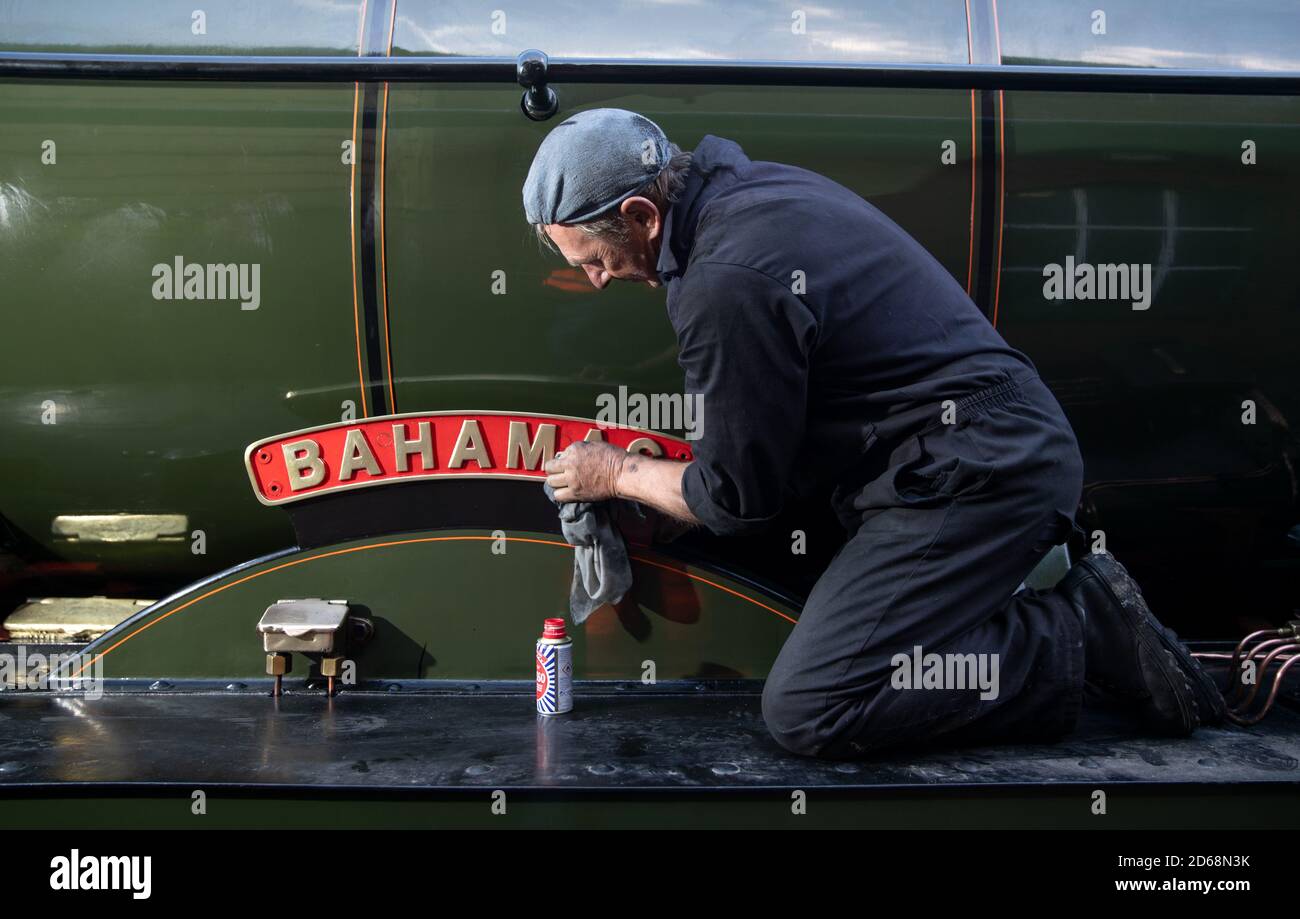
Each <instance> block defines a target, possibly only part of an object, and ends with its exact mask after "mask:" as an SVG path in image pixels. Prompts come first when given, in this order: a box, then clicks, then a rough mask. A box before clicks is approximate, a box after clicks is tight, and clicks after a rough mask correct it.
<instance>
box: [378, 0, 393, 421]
mask: <svg viewBox="0 0 1300 919" xmlns="http://www.w3.org/2000/svg"><path fill="white" fill-rule="evenodd" d="M396 25H397V0H393V12H392V15H391V18H390V19H389V21H388V52H387V55H386V56H387V57H392V56H393V29H394V27H395V26H396ZM387 171H388V84H387V83H385V84H384V117H383V127H382V128H381V129H380V131H379V286H380V289H381V290H382V291H383V298H384V362H385V364H386V365H387V366H388V410H389V411H390V412H392V413H393V414H396V413H397V391H396V390H395V389H394V388H393V351H392V344H391V341H392V337H391V335H390V334H389V331H388V241H387V240H386V239H385V237H384V229H385V225H386V224H387V223H388V197H387V195H386V194H385V193H384V177H385V175H386V174H387Z"/></svg>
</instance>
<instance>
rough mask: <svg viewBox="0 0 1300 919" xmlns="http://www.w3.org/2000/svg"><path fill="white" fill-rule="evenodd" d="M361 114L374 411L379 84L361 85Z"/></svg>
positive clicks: (379, 368)
mask: <svg viewBox="0 0 1300 919" xmlns="http://www.w3.org/2000/svg"><path fill="white" fill-rule="evenodd" d="M361 92H362V100H363V101H362V105H363V108H362V115H361V140H360V142H359V146H360V147H361V163H360V166H361V169H360V173H361V188H360V191H361V215H360V218H361V295H362V299H363V302H364V305H365V306H364V314H363V324H364V327H365V336H366V341H365V345H366V348H365V350H366V379H367V381H368V384H367V385H368V386H369V387H370V406H371V410H372V411H373V413H374V414H376V415H387V414H388V400H387V397H386V396H385V394H384V358H383V341H382V339H381V334H382V331H381V329H380V325H381V318H382V317H381V316H380V314H379V296H378V291H377V290H376V284H377V279H378V276H379V274H378V271H379V269H378V264H377V261H378V260H377V259H376V257H375V220H376V219H377V210H378V208H377V203H378V202H377V201H376V197H375V195H376V170H377V168H378V163H377V160H378V158H379V157H378V149H377V144H378V141H377V140H376V137H377V130H376V120H377V119H376V115H377V110H378V101H379V84H378V83H365V84H363V85H362V90H361Z"/></svg>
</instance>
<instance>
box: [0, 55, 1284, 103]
mask: <svg viewBox="0 0 1300 919" xmlns="http://www.w3.org/2000/svg"><path fill="white" fill-rule="evenodd" d="M17 77H21V78H33V77H34V78H44V79H136V80H212V81H240V80H243V81H257V82H266V81H270V82H293V83H333V82H354V81H360V82H396V83H404V82H430V83H501V84H503V85H511V86H513V85H514V84H515V81H516V71H515V59H514V58H503V57H453V56H419V57H417V56H406V57H353V56H351V55H339V56H336V57H335V56H311V57H307V56H292V55H290V56H284V57H271V56H242V55H165V54H79V53H78V54H73V53H47V52H25V51H4V52H0V79H4V78H17ZM547 77H548V79H549V80H550V82H551V83H624V84H681V85H691V84H696V85H721V84H725V85H733V86H734V85H754V86H872V87H899V88H908V89H1012V90H1040V91H1055V92H1071V91H1079V92H1112V93H1196V94H1226V95H1288V96H1289V95H1300V72H1297V71H1224V70H1174V69H1167V70H1166V69H1160V68H1152V67H1056V66H1037V65H1034V66H1029V65H1003V66H1000V67H985V66H971V65H967V64H831V63H804V62H797V61H791V62H775V61H712V62H705V63H701V62H699V61H681V60H662V61H646V60H623V59H592V60H564V59H557V58H551V59H550V65H549V67H548V70H547Z"/></svg>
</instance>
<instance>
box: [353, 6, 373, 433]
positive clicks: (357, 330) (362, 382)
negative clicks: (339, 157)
mask: <svg viewBox="0 0 1300 919" xmlns="http://www.w3.org/2000/svg"><path fill="white" fill-rule="evenodd" d="M365 28H366V0H361V17H360V20H359V21H358V23H357V57H361V47H362V45H361V42H362V39H363V38H364V37H365ZM360 103H361V84H360V83H353V84H352V177H351V181H350V183H349V185H348V232H349V235H350V238H351V240H352V249H351V253H350V254H351V256H352V331H353V333H354V335H355V337H356V342H357V385H358V386H360V388H361V417H362V418H369V417H370V409H369V407H368V406H367V405H366V372H365V370H364V369H363V368H362V366H361V316H360V314H359V312H358V309H357V108H358V106H359V105H360Z"/></svg>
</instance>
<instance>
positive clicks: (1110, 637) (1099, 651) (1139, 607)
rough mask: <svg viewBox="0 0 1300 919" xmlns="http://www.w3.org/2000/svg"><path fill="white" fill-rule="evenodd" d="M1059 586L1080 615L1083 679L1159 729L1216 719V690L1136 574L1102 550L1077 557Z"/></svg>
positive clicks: (1220, 706) (1182, 729) (1220, 713)
mask: <svg viewBox="0 0 1300 919" xmlns="http://www.w3.org/2000/svg"><path fill="white" fill-rule="evenodd" d="M1058 589H1059V590H1060V591H1061V592H1062V593H1063V594H1064V595H1065V596H1066V597H1067V598H1068V599H1069V601H1070V603H1071V605H1073V606H1074V608H1075V611H1076V612H1077V613H1078V614H1079V617H1080V619H1081V621H1082V622H1083V633H1084V670H1085V673H1084V682H1085V683H1087V684H1088V685H1089V686H1092V687H1094V688H1095V689H1100V690H1101V691H1102V692H1103V693H1104V694H1106V695H1108V696H1111V697H1112V698H1116V699H1119V700H1120V701H1122V702H1126V703H1128V704H1130V705H1132V706H1135V707H1136V708H1138V709H1139V710H1140V711H1141V713H1142V716H1143V718H1144V719H1145V720H1146V721H1147V723H1148V724H1149V725H1150V726H1151V728H1152V729H1153V730H1155V731H1158V732H1159V733H1161V734H1169V735H1173V736H1183V735H1186V734H1190V733H1191V732H1192V731H1193V730H1195V729H1196V727H1197V725H1200V724H1205V725H1213V724H1219V723H1220V722H1222V721H1223V719H1224V716H1225V708H1226V706H1225V704H1224V701H1223V695H1222V694H1221V693H1220V692H1219V689H1218V687H1217V686H1215V685H1214V681H1213V680H1212V679H1210V677H1209V676H1208V675H1207V674H1206V673H1205V671H1204V670H1202V669H1201V665H1200V664H1198V663H1197V662H1196V659H1195V658H1193V657H1192V656H1191V654H1189V653H1188V652H1187V649H1186V648H1185V647H1184V646H1183V644H1182V642H1180V641H1179V640H1178V636H1177V635H1175V634H1174V633H1173V632H1172V631H1171V630H1170V629H1167V628H1165V627H1164V626H1162V625H1161V624H1160V622H1159V621H1158V620H1157V619H1156V617H1155V616H1154V615H1152V613H1151V610H1150V609H1149V608H1148V607H1147V604H1146V601H1145V600H1143V599H1142V590H1141V589H1140V588H1139V587H1138V585H1137V582H1136V581H1134V580H1133V578H1132V577H1130V576H1129V573H1128V572H1127V571H1125V570H1124V566H1123V565H1121V564H1120V563H1119V562H1118V561H1116V559H1115V556H1113V555H1111V554H1110V553H1109V552H1093V553H1090V554H1089V555H1086V556H1084V557H1083V558H1081V559H1080V560H1079V561H1078V562H1077V563H1076V564H1075V565H1074V567H1073V568H1071V569H1070V570H1069V572H1068V573H1067V574H1066V575H1065V577H1064V578H1063V579H1062V580H1061V583H1060V584H1059V585H1058Z"/></svg>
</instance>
